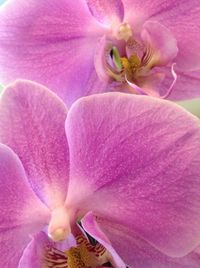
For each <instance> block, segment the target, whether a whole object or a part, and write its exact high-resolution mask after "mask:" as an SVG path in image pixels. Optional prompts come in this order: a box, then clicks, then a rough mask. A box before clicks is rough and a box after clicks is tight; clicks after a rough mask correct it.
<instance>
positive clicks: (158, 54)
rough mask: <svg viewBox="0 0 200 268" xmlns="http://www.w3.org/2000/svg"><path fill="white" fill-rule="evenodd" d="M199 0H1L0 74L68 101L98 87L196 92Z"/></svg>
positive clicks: (173, 95)
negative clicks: (32, 83) (38, 85)
mask: <svg viewBox="0 0 200 268" xmlns="http://www.w3.org/2000/svg"><path fill="white" fill-rule="evenodd" d="M199 18H200V6H199V1H198V0H191V1H187V0H144V1H141V0H109V1H107V0H101V1H100V0H77V1H72V0H68V1H67V0H59V2H58V1H57V0H29V2H28V4H27V1H26V0H18V1H16V0H7V2H6V4H4V5H3V6H2V7H1V10H0V82H2V83H4V84H7V83H8V82H11V81H13V80H14V79H17V78H24V79H30V80H33V81H36V82H40V83H41V84H43V85H45V86H47V87H49V88H50V89H51V90H53V91H55V92H56V93H57V94H58V95H59V96H60V97H61V98H62V99H63V100H64V101H65V102H66V103H67V104H71V103H72V102H73V101H74V100H76V99H77V98H79V97H81V96H85V95H89V94H92V93H95V92H96V93H100V92H103V91H110V90H112V91H113V90H114V91H121V92H133V93H138V94H147V95H152V96H156V97H160V98H170V99H172V100H180V99H190V98H194V97H199V96H200V90H199V88H200V52H199V51H200V42H199V39H198V37H199V36H200V31H199V28H200V19H199Z"/></svg>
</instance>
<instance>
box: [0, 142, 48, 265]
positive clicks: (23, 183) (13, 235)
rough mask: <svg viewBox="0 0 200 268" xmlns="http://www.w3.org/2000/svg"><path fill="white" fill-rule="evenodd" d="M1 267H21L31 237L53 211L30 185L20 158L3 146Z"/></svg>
mask: <svg viewBox="0 0 200 268" xmlns="http://www.w3.org/2000/svg"><path fill="white" fill-rule="evenodd" d="M0 174H1V180H0V192H1V195H0V219H1V220H0V249H1V257H0V267H18V262H19V259H20V257H21V255H22V252H23V250H24V248H25V247H26V245H27V244H28V242H29V241H30V237H29V235H30V234H32V233H34V232H37V231H39V230H40V229H41V228H42V227H43V226H44V225H45V224H46V223H47V221H48V218H49V211H48V210H47V208H46V207H45V206H44V205H43V204H42V203H41V202H40V201H39V199H38V198H37V197H36V196H35V194H34V193H33V191H32V190H31V188H30V185H29V184H28V182H27V178H26V174H25V171H24V169H23V166H22V164H21V162H20V160H19V158H18V157H17V155H16V154H15V153H14V152H13V151H12V150H11V149H9V148H8V147H7V146H5V145H2V144H1V145H0Z"/></svg>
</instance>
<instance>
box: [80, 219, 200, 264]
mask: <svg viewBox="0 0 200 268" xmlns="http://www.w3.org/2000/svg"><path fill="white" fill-rule="evenodd" d="M95 220H96V222H97V223H96V224H97V225H98V228H100V229H101V231H102V232H105V234H106V235H107V236H108V237H109V239H110V240H111V241H112V246H113V247H114V248H115V250H116V251H117V252H118V254H120V256H121V257H122V258H123V260H124V262H125V263H126V265H128V267H134V268H147V267H148V268H155V267H159V268H198V267H199V265H200V259H199V254H198V252H191V253H190V254H188V255H187V256H184V257H181V258H171V257H168V256H167V255H164V254H162V253H161V252H160V251H158V250H157V249H156V248H154V247H153V246H152V245H150V244H149V243H148V242H146V241H145V240H143V239H141V238H140V237H138V236H137V235H136V234H135V233H134V231H133V230H130V229H126V228H125V227H124V226H122V225H117V224H116V223H114V222H109V221H106V220H105V219H102V218H100V217H95ZM84 227H85V229H86V230H87V231H88V230H91V228H90V226H89V225H87V224H85V226H84ZM97 240H98V239H97Z"/></svg>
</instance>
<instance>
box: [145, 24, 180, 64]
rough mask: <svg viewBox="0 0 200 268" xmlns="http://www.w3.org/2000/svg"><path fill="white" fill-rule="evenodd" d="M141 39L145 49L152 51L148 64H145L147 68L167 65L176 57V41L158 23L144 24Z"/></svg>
mask: <svg viewBox="0 0 200 268" xmlns="http://www.w3.org/2000/svg"><path fill="white" fill-rule="evenodd" d="M141 37H142V39H143V41H144V42H145V43H146V45H147V47H149V49H150V50H152V52H150V53H152V55H151V56H150V59H149V62H147V63H146V65H147V67H148V66H149V68H151V67H152V66H155V65H156V66H163V65H167V64H168V63H171V62H172V60H173V59H174V58H175V57H176V55H177V53H178V48H177V41H176V39H175V38H174V37H173V35H172V34H171V33H170V31H169V30H168V29H167V28H166V27H164V26H163V25H161V24H160V23H158V22H154V21H147V22H145V24H144V25H143V29H142V32H141ZM147 54H148V53H147Z"/></svg>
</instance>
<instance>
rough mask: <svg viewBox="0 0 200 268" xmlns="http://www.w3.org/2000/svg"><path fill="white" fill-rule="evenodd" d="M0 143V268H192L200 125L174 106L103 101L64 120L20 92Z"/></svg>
mask: <svg viewBox="0 0 200 268" xmlns="http://www.w3.org/2000/svg"><path fill="white" fill-rule="evenodd" d="M0 142H1V145H0V174H1V177H0V219H1V220H0V251H1V257H0V266H1V267H6V268H9V267H18V268H26V267H27V268H30V267H34V268H43V267H51V268H52V267H54V268H58V267H68V268H75V267H76V268H79V267H81V268H84V267H86V268H88V267H92V268H96V267H102V266H103V265H106V264H109V265H112V267H114V268H125V267H126V266H128V267H131V268H132V267H134V268H146V267H149V268H155V267H159V268H161V267H164V268H166V267H170V268H174V267H188V268H191V267H192V268H194V267H199V255H198V253H197V252H194V251H193V250H194V249H195V248H196V247H197V246H198V245H199V243H200V209H199V208H200V180H199V177H200V163H199V162H200V160H199V155H200V124H199V120H198V119H197V118H196V117H194V116H193V115H191V114H190V113H188V112H186V111H185V110H183V109H182V108H180V107H179V106H177V105H175V104H173V103H170V102H168V101H164V100H160V99H158V98H152V97H147V96H137V95H131V94H123V93H105V94H97V95H92V96H88V97H85V98H81V99H79V100H78V101H76V102H75V103H74V104H73V105H72V107H71V108H70V110H69V111H68V110H67V108H66V105H65V104H64V103H63V102H62V100H61V99H60V98H58V97H57V95H55V94H54V93H52V91H50V90H48V89H47V88H45V87H43V86H41V85H39V84H37V83H33V82H30V81H25V80H19V81H17V82H15V83H14V84H11V85H10V86H8V87H7V88H6V89H5V91H4V92H3V95H2V97H1V99H0ZM103 267H104V266H103ZM109 267H111V266H109Z"/></svg>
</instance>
